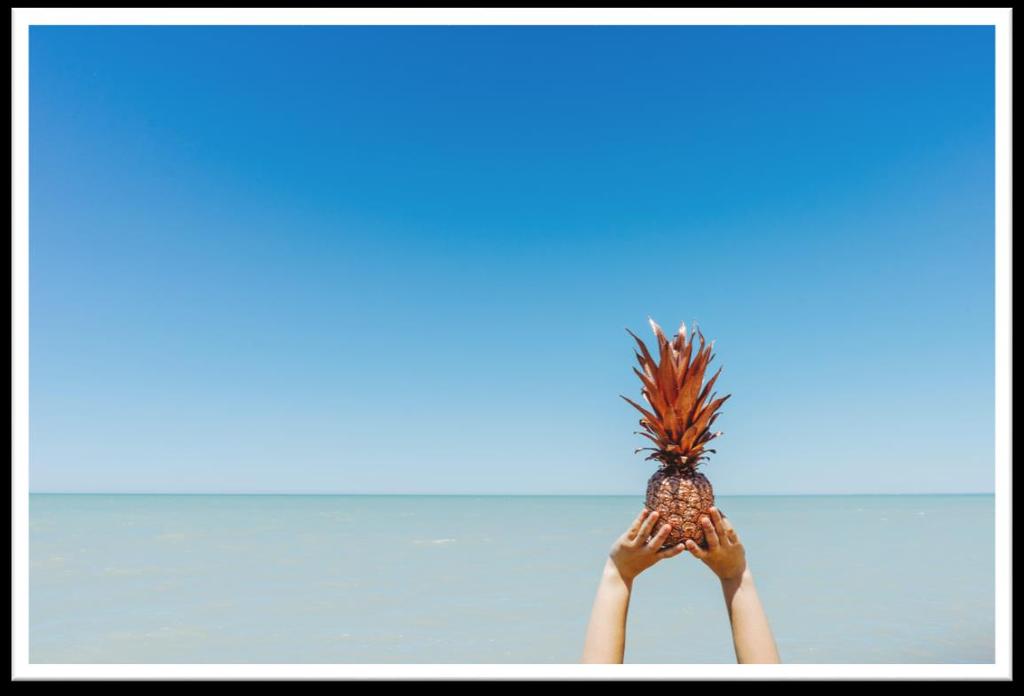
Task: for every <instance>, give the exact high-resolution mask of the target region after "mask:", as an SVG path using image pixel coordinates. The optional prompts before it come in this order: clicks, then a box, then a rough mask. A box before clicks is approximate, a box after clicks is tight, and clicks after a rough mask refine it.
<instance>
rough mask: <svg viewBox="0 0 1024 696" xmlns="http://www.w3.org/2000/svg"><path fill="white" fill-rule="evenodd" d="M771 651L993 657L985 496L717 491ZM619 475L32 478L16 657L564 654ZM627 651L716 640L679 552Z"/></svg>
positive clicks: (704, 596)
mask: <svg viewBox="0 0 1024 696" xmlns="http://www.w3.org/2000/svg"><path fill="white" fill-rule="evenodd" d="M719 502H720V505H721V507H722V509H723V510H725V511H726V512H727V513H728V515H729V517H730V518H731V519H732V520H733V522H734V524H735V525H736V527H737V529H738V530H739V532H740V535H741V537H742V539H743V541H744V543H745V544H746V546H747V554H748V559H749V561H750V564H751V568H752V570H753V572H754V576H755V578H756V580H757V584H758V587H759V590H760V592H761V595H762V600H763V601H764V603H765V606H766V609H767V611H768V616H769V619H770V620H771V623H772V627H773V629H774V632H775V635H776V638H777V640H778V643H779V649H780V651H781V654H782V658H783V660H784V661H787V662H992V661H993V659H994V636H993V626H994V613H993V612H994V609H993V607H994V602H993V593H994V572H993V570H994V568H993V564H994V550H993V524H994V517H993V498H992V497H991V496H878V497H873V496H850V497H832V496H829V497H737V498H725V497H723V498H721V499H720V500H719ZM640 505H641V499H640V498H638V497H621V498H620V497H565V498H562V497H538V498H530V497H507V498H502V497H434V496H430V497H361V496H355V497H348V496H322V497H321V496H133V495H132V496H129V495H117V496H101V495H33V496H32V498H31V509H30V515H31V542H30V543H31V545H30V555H31V580H30V592H31V599H30V603H31V604H30V607H31V609H30V614H31V616H30V625H31V630H30V632H31V637H30V659H31V661H32V662H178V663H192V662H217V663H230V662H289V663H291V662H330V663H344V662H355V663H368V662H370V663H378V662H449V663H451V662H454V663H463V662H471V663H479V662H534V663H550V662H575V661H577V660H578V659H579V655H580V649H581V647H582V641H583V633H584V629H585V626H586V622H587V618H588V614H589V611H590V605H591V601H592V599H593V594H594V590H595V589H596V584H597V580H598V576H599V573H600V570H601V567H602V565H603V564H604V559H605V554H606V553H607V549H608V547H609V546H610V544H611V543H612V541H613V540H614V538H615V537H616V536H617V535H618V534H619V533H621V531H622V530H623V529H624V528H625V527H626V526H627V525H628V523H629V522H630V520H631V519H632V518H633V516H634V515H635V513H636V512H637V511H638V509H639V507H640ZM626 660H627V662H706V663H714V662H731V661H733V660H734V656H733V652H732V644H731V640H730V634H729V626H728V619H727V617H726V613H725V608H724V605H723V602H722V598H721V594H720V590H719V587H718V583H717V581H716V579H715V578H714V576H712V575H711V573H710V571H708V570H707V569H706V568H705V567H704V566H703V565H702V564H701V563H699V562H698V561H696V559H694V558H692V557H691V556H689V555H688V554H683V555H681V556H679V557H677V558H675V559H671V560H669V561H666V562H663V563H660V564H658V565H656V566H654V567H653V568H651V569H650V570H648V571H647V572H646V573H645V574H644V575H642V576H641V577H640V578H639V579H638V580H637V582H636V584H635V586H634V593H633V601H632V605H631V608H630V617H629V628H628V645H627V651H626Z"/></svg>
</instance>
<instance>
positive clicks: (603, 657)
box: [582, 509, 684, 664]
mask: <svg viewBox="0 0 1024 696" xmlns="http://www.w3.org/2000/svg"><path fill="white" fill-rule="evenodd" d="M657 519H658V513H657V512H655V513H652V514H648V511H647V509H644V510H643V511H642V512H641V513H640V514H639V515H638V516H637V518H636V519H635V520H633V524H632V525H630V528H629V529H628V530H627V531H626V532H625V533H624V534H623V535H622V536H621V537H619V538H618V539H617V540H616V541H615V544H613V545H612V549H611V551H610V552H609V553H608V560H607V561H606V562H605V564H604V570H603V571H602V573H601V582H600V584H599V585H598V586H597V596H596V597H594V608H593V609H592V610H591V612H590V623H589V624H588V625H587V637H586V641H585V642H584V645H583V659H582V662H585V663H587V662H594V663H613V664H620V663H621V662H622V658H623V656H624V655H625V652H626V614H627V613H628V611H629V596H630V593H631V592H632V591H633V580H634V579H635V578H636V576H637V575H639V574H640V573H641V572H643V571H644V570H646V569H647V568H650V567H651V566H652V565H654V564H655V563H657V562H658V561H660V560H661V559H663V558H670V557H672V556H676V555H678V554H679V553H681V552H682V551H683V550H684V547H683V545H682V544H679V545H678V546H675V547H673V548H671V549H666V550H664V551H659V550H658V549H659V548H661V545H662V544H664V543H665V539H666V538H667V537H668V534H669V532H670V531H671V526H670V525H667V524H666V525H662V526H661V528H660V529H659V530H658V533H657V534H655V535H654V537H652V538H651V540H650V541H649V542H648V541H647V538H648V537H650V535H651V530H652V529H654V524H655V522H657Z"/></svg>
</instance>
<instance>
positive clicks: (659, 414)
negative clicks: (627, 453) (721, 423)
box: [622, 319, 729, 468]
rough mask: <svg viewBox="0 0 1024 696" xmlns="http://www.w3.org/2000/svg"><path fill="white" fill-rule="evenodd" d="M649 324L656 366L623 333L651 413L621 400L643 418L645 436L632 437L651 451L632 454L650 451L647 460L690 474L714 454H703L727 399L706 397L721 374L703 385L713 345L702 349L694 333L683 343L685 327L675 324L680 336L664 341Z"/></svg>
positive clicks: (701, 337)
mask: <svg viewBox="0 0 1024 696" xmlns="http://www.w3.org/2000/svg"><path fill="white" fill-rule="evenodd" d="M648 321H649V322H650V323H651V330H653V331H654V337H655V339H656V340H657V344H658V350H657V354H658V359H657V360H655V359H654V357H653V356H652V355H651V351H650V350H648V348H647V345H646V344H644V342H643V341H642V340H640V338H639V337H638V336H637V335H636V334H634V333H633V332H632V331H630V330H629V329H626V332H627V333H629V335H630V336H632V337H633V340H635V341H636V343H637V347H638V348H639V350H638V351H637V352H635V353H634V355H636V359H637V362H638V363H639V364H640V369H639V370H638V369H636V368H633V372H634V373H635V374H636V376H637V377H639V378H640V383H641V384H642V387H641V390H640V393H641V394H642V395H643V397H644V400H645V401H646V402H647V405H648V406H649V407H650V409H649V410H648V409H647V408H644V407H643V406H641V405H640V404H638V403H637V402H635V401H633V400H632V399H628V398H626V397H625V396H623V397H622V398H623V399H625V400H626V401H627V402H628V403H629V404H630V405H631V406H633V408H635V409H637V410H638V411H640V413H641V415H642V416H643V417H642V418H641V419H640V425H641V426H642V427H643V428H644V430H645V431H646V432H639V431H638V432H637V434H638V435H643V436H644V437H646V438H647V439H648V440H650V441H651V442H653V443H654V445H655V447H641V448H640V449H638V450H636V451H637V452H640V451H643V450H650V451H651V452H652V454H650V455H648V457H647V459H658V460H660V461H662V462H663V463H665V464H667V465H670V466H682V467H685V468H693V467H695V466H697V464H698V463H699V462H700V460H702V459H707V455H708V454H709V453H712V452H714V451H715V450H712V449H706V448H705V445H706V444H707V443H709V442H710V441H711V440H713V439H715V438H716V437H718V436H719V435H721V434H722V433H721V432H713V431H712V430H711V426H712V425H713V424H714V422H715V419H717V418H718V415H719V411H718V409H719V408H721V406H722V404H724V403H725V401H726V400H727V399H728V398H729V395H726V396H723V397H720V398H715V397H716V394H715V393H714V392H712V391H711V389H712V387H714V384H715V382H716V381H717V380H718V376H719V375H720V374H721V373H722V368H719V369H718V371H716V372H715V374H714V375H713V376H712V377H711V379H709V380H708V381H707V383H705V382H704V374H705V372H706V371H707V367H708V363H710V362H711V360H712V359H713V358H714V354H713V353H712V352H711V351H712V349H713V348H714V345H715V344H714V341H712V342H711V344H710V345H706V344H705V340H704V334H703V333H702V332H701V330H700V329H699V328H696V327H695V328H694V329H693V331H691V333H690V335H689V337H687V335H686V325H685V324H680V326H679V333H677V334H676V335H675V336H673V337H672V340H669V339H668V338H666V337H665V332H664V331H662V329H661V327H660V326H658V324H657V323H656V322H655V321H654V320H653V319H648ZM698 341H699V343H698ZM694 349H696V351H695V350H694ZM702 387H703V388H702Z"/></svg>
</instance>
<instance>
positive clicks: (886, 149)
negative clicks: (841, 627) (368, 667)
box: [30, 27, 994, 495]
mask: <svg viewBox="0 0 1024 696" xmlns="http://www.w3.org/2000/svg"><path fill="white" fill-rule="evenodd" d="M993 48H994V47H993V30H992V29H991V28H986V27H777V28H773V27H535V28H529V27H33V28H32V29H31V34H30V60H31V63H30V98H31V103H30V119H31V121H30V177H31V179H30V187H31V190H30V200H31V210H30V226H31V227H30V292H31V295H30V330H31V343H30V351H31V367H30V399H31V405H30V408H31V411H30V419H31V443H30V446H31V450H30V456H31V460H30V486H31V489H32V490H33V491H37V492H42V491H152V492H179V491H184V492H239V491H241V492H323V493H329V492H353V493H363V492H369V493H542V494H562V493H627V494H636V495H640V494H641V493H642V490H643V486H644V483H645V481H646V479H647V477H648V476H649V475H650V473H651V472H652V471H653V470H654V465H653V463H652V462H647V461H643V459H642V457H641V456H640V455H634V454H633V453H632V451H633V449H634V448H635V447H639V446H642V444H643V441H642V439H641V438H639V437H638V436H635V435H633V434H632V431H633V430H634V429H636V425H637V423H636V418H635V416H634V412H633V411H632V409H631V408H630V407H629V406H628V405H626V404H625V403H624V402H623V401H622V400H621V399H619V398H618V395H619V394H626V395H629V396H631V397H633V398H635V397H636V395H637V394H638V392H639V383H638V381H637V380H636V377H635V376H634V375H633V374H632V372H631V371H630V367H631V365H632V361H633V354H632V347H631V341H630V339H629V337H628V336H627V335H626V333H625V331H624V330H623V329H624V327H627V326H628V327H631V328H632V329H633V330H634V331H637V332H641V331H642V332H643V334H642V335H643V336H645V337H646V336H649V335H650V334H649V330H648V328H647V326H646V318H647V316H648V315H651V316H653V317H654V318H655V319H657V320H658V321H659V322H661V323H662V325H663V326H665V328H666V329H670V328H674V327H676V326H678V323H679V321H680V320H685V321H686V322H687V323H688V324H689V323H690V322H692V321H693V320H696V321H697V322H698V323H699V324H700V325H701V327H702V328H703V330H704V332H705V334H707V335H708V337H709V338H713V339H715V340H716V341H717V343H716V353H717V355H718V357H717V358H716V363H720V364H722V365H724V367H725V369H724V371H723V373H722V376H721V377H720V379H719V382H718V385H719V386H720V387H721V389H722V390H724V391H726V392H730V393H732V394H733V397H732V399H731V400H730V401H729V402H728V404H727V405H726V408H725V412H724V414H723V415H722V416H721V418H720V419H719V421H718V424H719V425H720V426H721V427H722V429H723V430H724V431H725V435H724V436H723V437H722V438H721V439H720V440H719V441H718V454H717V455H715V456H714V457H713V458H712V461H711V462H710V464H709V465H708V466H707V467H706V473H707V474H708V476H709V477H710V478H711V480H712V481H713V482H714V484H715V487H716V491H717V492H718V493H719V494H725V495H728V494H750V493H874V492H881V493H903V492H925V493H927V492H991V491H992V489H993V456H994V449H993V428H994V424H993V414H994V411H993V394H994V392H993V380H994V362H993V331H994V311H993V310H994V306H993V293H994V283H993V259H994V257H993V254H994V208H993V203H994V201H993V195H994V173H993V154H994V150H993V148H994V111H993V107H994V85H993V77H994V75H993V60H994V53H993Z"/></svg>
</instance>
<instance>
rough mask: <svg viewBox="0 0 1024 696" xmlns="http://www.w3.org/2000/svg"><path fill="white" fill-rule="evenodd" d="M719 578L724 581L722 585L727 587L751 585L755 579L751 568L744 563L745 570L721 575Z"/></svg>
mask: <svg viewBox="0 0 1024 696" xmlns="http://www.w3.org/2000/svg"><path fill="white" fill-rule="evenodd" d="M719 580H721V581H722V587H723V588H725V589H736V588H739V587H740V586H742V585H749V584H750V583H752V582H753V581H754V576H753V575H752V574H751V572H750V568H749V567H748V566H747V565H746V564H744V565H743V570H741V571H740V572H738V573H735V574H733V575H729V576H721V577H719Z"/></svg>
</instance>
